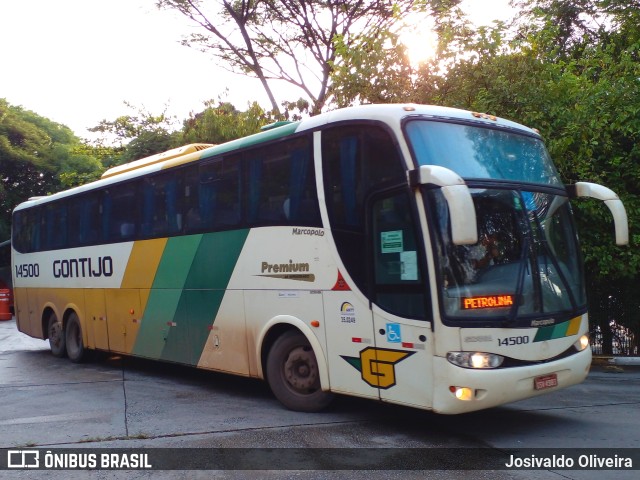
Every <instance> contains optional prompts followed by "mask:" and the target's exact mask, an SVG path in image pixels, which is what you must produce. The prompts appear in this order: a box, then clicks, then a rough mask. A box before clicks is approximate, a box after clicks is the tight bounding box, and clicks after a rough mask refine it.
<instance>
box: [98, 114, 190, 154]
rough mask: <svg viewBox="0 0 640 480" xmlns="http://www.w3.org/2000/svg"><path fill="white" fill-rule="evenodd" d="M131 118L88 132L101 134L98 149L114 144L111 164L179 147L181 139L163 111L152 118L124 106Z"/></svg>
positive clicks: (169, 117) (117, 120) (172, 118)
mask: <svg viewBox="0 0 640 480" xmlns="http://www.w3.org/2000/svg"><path fill="white" fill-rule="evenodd" d="M124 104H125V106H126V107H127V108H129V109H130V110H134V113H133V114H129V115H122V116H120V117H117V118H116V119H115V120H102V121H101V122H100V123H99V124H98V125H97V126H95V127H93V128H90V129H89V131H91V132H96V133H100V134H102V138H101V139H100V140H99V141H98V142H97V144H98V146H103V145H105V144H109V143H114V144H115V145H116V149H115V150H113V151H112V153H113V155H114V156H113V157H112V163H113V164H115V165H120V164H123V163H128V162H131V161H133V160H138V159H140V158H144V157H148V156H150V155H154V154H156V153H161V152H165V151H167V150H170V149H172V148H175V147H179V146H180V145H181V136H180V134H179V133H177V132H176V131H175V124H176V119H175V118H174V117H171V116H169V115H167V113H166V110H167V109H166V108H165V110H164V111H163V112H162V113H160V114H159V115H153V114H151V113H150V112H148V111H146V110H145V109H144V108H138V107H135V106H133V105H132V104H130V103H128V102H124Z"/></svg>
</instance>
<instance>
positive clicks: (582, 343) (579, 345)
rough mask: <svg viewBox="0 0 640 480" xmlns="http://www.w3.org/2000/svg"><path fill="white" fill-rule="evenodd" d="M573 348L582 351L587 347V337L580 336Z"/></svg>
mask: <svg viewBox="0 0 640 480" xmlns="http://www.w3.org/2000/svg"><path fill="white" fill-rule="evenodd" d="M573 346H574V347H576V350H578V351H579V352H581V351H583V350H584V349H585V348H587V347H588V346H589V335H582V336H581V337H580V338H579V339H578V341H577V342H576V343H574V344H573Z"/></svg>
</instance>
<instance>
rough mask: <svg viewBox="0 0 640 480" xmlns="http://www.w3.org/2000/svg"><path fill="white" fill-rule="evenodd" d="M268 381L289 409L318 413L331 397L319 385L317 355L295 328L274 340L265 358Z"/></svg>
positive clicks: (274, 392) (272, 389) (278, 397)
mask: <svg viewBox="0 0 640 480" xmlns="http://www.w3.org/2000/svg"><path fill="white" fill-rule="evenodd" d="M267 381H268V383H269V387H270V388H271V391H272V392H273V394H274V395H275V397H276V398H277V399H278V400H279V401H280V402H281V403H282V404H283V405H284V406H285V407H287V408H288V409H290V410H295V411H298V412H318V411H320V410H322V409H324V408H325V407H326V406H327V405H329V403H330V402H331V400H332V399H333V395H332V394H331V393H329V392H323V391H322V389H321V388H320V374H319V371H318V362H317V360H316V356H315V354H314V353H313V349H312V348H311V345H309V342H308V341H307V339H306V337H305V336H304V335H302V334H301V333H300V332H297V331H292V330H290V331H288V332H286V333H284V334H283V335H281V336H280V337H278V339H277V340H276V341H275V342H274V343H273V346H272V347H271V349H270V350H269V355H268V357H267Z"/></svg>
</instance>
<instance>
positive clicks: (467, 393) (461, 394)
mask: <svg viewBox="0 0 640 480" xmlns="http://www.w3.org/2000/svg"><path fill="white" fill-rule="evenodd" d="M449 391H451V393H453V394H454V395H455V397H456V398H457V399H458V400H464V401H468V400H472V399H473V390H472V389H471V388H469V387H454V386H453V385H452V386H451V387H449Z"/></svg>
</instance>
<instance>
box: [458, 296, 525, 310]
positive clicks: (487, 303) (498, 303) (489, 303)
mask: <svg viewBox="0 0 640 480" xmlns="http://www.w3.org/2000/svg"><path fill="white" fill-rule="evenodd" d="M461 300H462V308H463V309H464V310H477V309H480V308H502V307H511V306H512V305H513V295H484V296H481V297H463V298H462V299H461Z"/></svg>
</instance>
